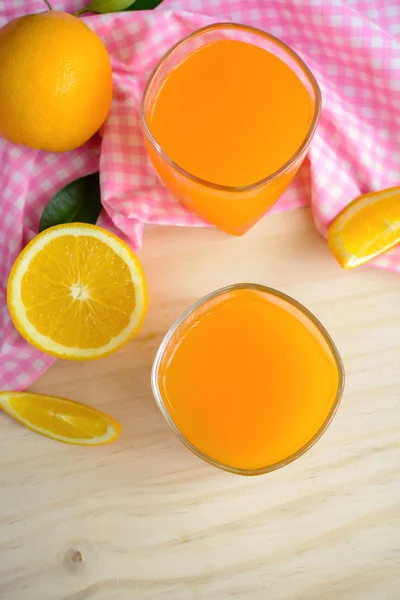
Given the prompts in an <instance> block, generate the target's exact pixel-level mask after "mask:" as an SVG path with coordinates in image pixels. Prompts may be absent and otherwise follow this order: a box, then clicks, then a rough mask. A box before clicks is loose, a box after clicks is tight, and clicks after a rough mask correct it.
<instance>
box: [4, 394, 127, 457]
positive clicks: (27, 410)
mask: <svg viewBox="0 0 400 600" xmlns="http://www.w3.org/2000/svg"><path fill="white" fill-rule="evenodd" d="M0 406H1V408H2V409H3V410H4V411H5V412H7V413H8V414H9V415H10V416H11V417H13V418H14V419H16V420H17V421H19V422H20V423H22V424H23V425H25V426H26V427H28V428H29V429H32V430H33V431H36V432H37V433H40V434H42V435H45V436H47V437H49V438H52V439H53V440H58V441H60V442H64V443H66V444H76V445H84V446H98V445H100V444H108V443H110V442H112V441H114V440H116V439H117V438H118V437H119V435H120V433H121V426H120V425H119V423H117V421H115V419H113V418H112V417H110V416H109V415H106V414H104V413H102V412H100V411H99V410H97V409H95V408H91V407H90V406H85V405H84V404H79V403H78V402H73V401H72V400H65V399H64V398H57V397H56V396H42V395H39V394H29V393H27V392H1V393H0Z"/></svg>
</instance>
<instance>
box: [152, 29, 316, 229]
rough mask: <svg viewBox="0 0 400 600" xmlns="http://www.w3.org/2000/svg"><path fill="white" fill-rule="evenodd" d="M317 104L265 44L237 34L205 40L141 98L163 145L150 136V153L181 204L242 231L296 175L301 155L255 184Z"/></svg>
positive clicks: (286, 150) (288, 151)
mask: <svg viewBox="0 0 400 600" xmlns="http://www.w3.org/2000/svg"><path fill="white" fill-rule="evenodd" d="M214 27H215V26H214ZM264 35H267V34H264ZM292 60H293V59H292ZM299 60H300V59H299ZM288 62H289V61H288ZM315 104H316V102H315V98H314V97H313V94H312V93H311V91H310V88H307V87H306V85H305V83H304V81H302V80H301V79H300V77H299V76H298V75H297V74H296V73H295V72H294V70H293V69H292V68H291V66H289V64H287V62H285V61H284V60H283V59H282V58H279V57H278V56H276V54H274V52H273V51H272V49H271V51H269V50H267V49H265V48H264V47H261V46H259V45H256V44H255V43H254V44H253V43H248V42H247V41H241V40H236V39H219V40H216V41H211V42H209V43H207V40H205V43H204V45H201V46H200V47H199V48H197V49H195V50H194V51H192V52H189V54H187V55H186V56H184V57H183V58H182V60H181V61H180V62H178V64H177V65H175V66H174V67H173V68H171V70H169V71H168V72H167V73H166V74H165V77H164V78H163V79H162V80H161V81H160V82H159V84H158V87H157V90H153V99H152V100H151V101H150V100H149V101H148V103H147V104H146V109H145V112H146V114H145V118H146V121H147V125H148V128H149V132H150V135H151V136H152V139H153V140H155V142H156V144H157V145H158V147H159V148H160V149H161V150H162V154H160V153H159V152H158V151H157V149H156V148H155V147H153V145H152V144H151V143H150V142H149V140H147V146H148V149H149V153H150V157H151V159H152V161H153V163H154V165H155V167H156V169H157V170H158V172H159V174H160V175H161V177H162V179H163V180H164V181H165V183H166V184H167V186H168V187H170V188H171V190H172V191H173V192H175V193H176V195H177V196H178V198H180V200H181V201H182V202H183V203H184V204H185V205H186V206H187V207H189V208H190V209H192V210H193V211H194V212H197V213H198V214H200V215H201V216H203V217H205V218H206V219H208V220H209V221H211V222H212V223H215V224H217V225H219V226H220V227H221V228H222V229H225V230H227V231H230V232H231V233H236V234H241V233H244V231H246V230H247V229H248V228H249V227H250V226H251V225H252V224H253V223H254V222H255V221H256V220H258V219H259V218H260V217H261V216H262V214H264V213H265V211H266V210H267V209H268V208H269V207H270V206H271V205H272V204H273V203H274V202H275V201H276V199H277V197H279V195H280V194H281V193H282V192H283V190H284V189H285V187H286V186H287V185H288V183H289V181H290V180H291V179H292V177H293V176H294V174H295V172H296V170H297V168H298V166H299V164H300V162H301V160H302V158H303V156H301V157H300V160H298V161H297V162H296V161H295V164H293V165H291V167H290V168H288V170H287V171H285V172H284V173H281V174H280V175H279V177H277V178H276V179H275V180H272V181H271V182H269V184H268V185H261V186H258V184H260V182H262V181H263V180H264V179H266V178H268V177H269V176H272V175H273V174H274V173H276V172H277V171H279V170H280V169H281V168H282V167H284V166H285V165H287V164H288V163H289V162H290V161H291V159H292V158H293V157H294V156H295V155H296V153H297V152H298V150H299V149H300V148H301V146H302V144H303V143H304V142H305V140H306V138H307V135H308V134H309V132H310V128H311V124H312V122H313V118H314V115H315V108H316V106H315ZM165 156H166V157H168V159H170V161H172V163H174V164H175V165H176V166H177V167H179V169H181V170H183V172H184V173H186V174H189V178H186V179H185V177H182V171H181V172H180V173H179V172H177V171H176V169H174V167H173V166H171V162H168V161H167V160H165ZM190 176H193V177H192V178H190ZM218 186H220V187H218ZM257 186H258V187H257ZM221 187H222V189H221ZM253 188H254V189H253Z"/></svg>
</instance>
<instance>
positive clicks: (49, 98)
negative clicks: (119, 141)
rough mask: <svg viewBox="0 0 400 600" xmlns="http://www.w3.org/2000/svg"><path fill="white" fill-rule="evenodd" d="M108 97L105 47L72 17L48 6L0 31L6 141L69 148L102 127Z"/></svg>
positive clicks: (1, 124) (0, 115)
mask: <svg viewBox="0 0 400 600" xmlns="http://www.w3.org/2000/svg"><path fill="white" fill-rule="evenodd" d="M111 100H112V72H111V63H110V58H109V56H108V52H107V49H106V47H105V46H104V44H103V42H102V41H101V39H100V38H99V37H98V36H97V35H96V34H95V33H94V32H93V31H92V30H91V29H90V28H89V27H88V26H87V25H86V24H85V23H83V21H80V20H79V19H78V18H77V17H74V16H72V15H69V14H67V13H64V12H57V11H48V12H45V13H40V14H37V15H27V16H24V17H19V18H18V19H14V20H13V21H10V22H9V23H8V24H7V25H5V27H3V28H2V29H1V30H0V135H2V136H3V137H5V138H6V139H7V140H9V141H11V142H14V143H15V144H24V145H25V146H30V147H31V148H37V149H38V150H49V151H54V152H64V151H66V150H72V149H73V148H77V147H78V146H81V145H82V144H84V143H85V142H86V141H87V140H88V139H89V138H91V137H92V135H93V134H94V133H96V131H97V130H98V129H99V128H100V127H101V125H102V124H103V122H104V121H105V119H106V118H107V115H108V113H109V110H110V106H111Z"/></svg>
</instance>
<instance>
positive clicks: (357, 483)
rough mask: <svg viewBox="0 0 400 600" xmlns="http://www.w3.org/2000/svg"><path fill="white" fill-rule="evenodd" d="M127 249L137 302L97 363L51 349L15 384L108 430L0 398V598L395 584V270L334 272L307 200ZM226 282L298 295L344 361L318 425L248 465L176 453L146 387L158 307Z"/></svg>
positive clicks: (399, 585) (398, 516)
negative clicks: (296, 454) (143, 281)
mask: <svg viewBox="0 0 400 600" xmlns="http://www.w3.org/2000/svg"><path fill="white" fill-rule="evenodd" d="M140 257H141V260H142V262H143V266H144V269H145V271H146V273H147V276H148V283H149V292H150V306H149V314H148V318H147V321H146V324H145V326H144V329H143V330H142V332H141V333H140V334H139V337H138V338H137V339H136V340H135V341H134V342H132V343H131V344H130V345H129V346H128V347H126V348H125V349H123V350H122V351H120V352H119V353H117V354H115V355H113V356H111V357H109V358H106V359H103V360H101V361H98V362H96V361H95V362H92V363H86V364H85V363H76V364H74V363H67V362H61V361H59V362H57V363H56V364H55V365H54V366H53V367H52V368H51V369H50V370H49V371H48V372H47V373H46V374H45V375H44V376H43V377H42V378H41V379H40V380H39V381H38V382H36V383H35V385H33V386H32V390H34V391H36V392H42V393H47V394H55V395H61V396H66V397H68V398H71V399H75V400H79V401H82V402H86V403H88V404H90V405H93V406H96V407H98V408H100V409H102V410H104V411H107V412H109V413H111V414H112V415H113V416H115V417H116V418H117V419H118V420H119V421H120V422H121V423H122V426H123V433H122V435H121V438H120V439H119V440H118V441H117V442H116V443H114V444H111V445H110V446H104V447H99V448H80V447H73V446H67V445H64V444H60V443H57V442H53V441H51V440H48V439H46V438H44V437H41V436H39V435H36V434H34V433H32V432H30V431H28V430H26V429H24V428H23V427H21V426H19V425H18V424H15V423H14V422H12V421H11V420H9V419H8V417H7V416H6V415H1V426H0V447H1V453H0V527H1V529H0V598H1V599H6V600H61V599H63V600H66V599H68V600H84V599H85V600H86V599H91V600H121V599H129V600H136V599H139V600H149V599H153V598H156V599H161V600H200V599H207V600H214V599H215V600H216V599H218V600H219V599H222V600H224V599H225V598H239V599H244V600H253V599H260V600H301V599H304V600H399V598H400V503H399V502H400V476H399V467H400V449H399V437H400V434H399V431H400V278H399V276H398V275H397V276H396V275H394V274H390V273H385V272H380V271H377V270H374V269H367V268H360V269H358V270H354V271H352V272H344V271H342V270H341V269H340V267H339V266H338V265H337V264H336V262H335V261H334V259H333V258H332V257H331V256H330V254H329V251H328V249H327V247H326V244H325V242H324V240H323V239H322V238H320V237H319V235H318V234H317V233H316V231H315V229H314V226H313V224H312V221H311V217H310V214H309V212H308V210H298V211H294V212H291V213H285V214H281V215H273V216H268V217H266V218H265V219H264V220H263V221H262V222H261V223H260V224H259V225H258V226H256V227H255V228H254V229H253V230H252V231H251V232H250V233H249V234H247V235H246V236H245V237H243V238H233V237H229V236H226V235H224V234H222V233H220V232H218V231H217V230H214V229H198V230H194V229H179V228H161V227H158V228H149V229H148V230H147V231H146V234H145V239H144V249H143V251H142V252H141V254H140ZM238 281H253V282H259V283H263V284H266V285H268V286H272V287H276V288H278V289H280V290H282V291H284V292H286V293H288V294H290V295H292V296H294V297H295V298H297V299H298V300H299V301H300V302H302V303H304V304H305V305H307V306H308V307H309V308H310V309H311V310H312V311H313V312H315V314H316V315H317V316H318V317H319V318H320V319H321V321H322V322H323V323H324V324H325V326H326V327H327V328H328V330H329V331H330V333H331V335H332V336H333V338H334V340H335V341H336V343H337V345H338V348H339V350H340V351H341V353H342V356H343V360H344V363H345V368H346V371H347V384H346V391H345V395H344V398H343V401H342V405H341V407H340V409H339V412H338V414H337V416H336V418H335V420H334V422H333V424H332V425H331V427H330V428H329V429H328V431H327V433H326V434H325V435H324V436H323V438H322V439H321V440H320V441H319V442H318V443H317V444H316V445H315V446H314V447H313V448H312V449H311V450H310V451H309V452H308V453H307V454H306V455H305V456H303V457H302V458H301V459H299V460H297V461H296V462H295V463H293V464H291V465H289V466H287V467H285V468H283V469H280V470H279V471H276V472H274V473H271V474H268V475H265V476H262V477H255V478H243V477H239V476H235V475H231V474H229V473H225V472H222V471H219V470H218V469H216V468H214V467H211V466H209V465H208V464H206V463H203V462H202V461H201V460H200V459H199V458H197V457H196V456H194V455H192V454H191V453H190V451H189V450H187V449H186V448H185V447H184V446H183V445H182V444H181V442H180V441H179V440H178V439H177V438H176V437H175V435H174V434H173V432H172V431H171V430H170V429H169V428H168V426H167V425H166V423H165V422H164V420H163V417H162V416H161V414H160V413H159V411H158V409H157V407H156V405H155V402H154V400H153V397H152V394H151V389H150V369H151V364H152V361H153V358H154V355H155V353H156V350H157V347H158V345H159V343H160V341H161V339H162V337H163V335H164V334H165V332H166V331H167V329H168V327H169V326H170V325H171V324H172V322H173V321H174V320H175V318H176V317H177V316H178V315H179V314H180V313H181V312H182V311H183V309H184V308H186V307H187V306H189V305H190V304H191V303H192V302H193V301H194V300H195V299H197V298H199V297H201V296H203V295H204V294H206V293H207V292H210V291H211V290H214V289H216V288H218V287H221V286H223V285H226V284H229V283H234V282H238Z"/></svg>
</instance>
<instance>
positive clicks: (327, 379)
mask: <svg viewBox="0 0 400 600" xmlns="http://www.w3.org/2000/svg"><path fill="white" fill-rule="evenodd" d="M338 386H339V372H338V366H337V363H336V361H335V358H334V356H333V354H332V350H331V349H330V347H329V346H328V344H327V342H326V341H325V339H324V337H323V335H322V334H321V332H320V331H319V330H318V329H317V327H316V326H315V325H314V324H313V323H312V322H311V321H310V320H309V319H308V318H307V317H306V316H305V315H303V313H301V312H300V311H299V310H298V309H297V308H295V307H293V306H291V305H290V304H288V303H287V302H285V301H284V300H280V299H279V298H275V297H274V296H269V295H266V294H263V293H261V292H257V291H254V290H237V291H234V292H230V293H227V294H225V295H222V296H219V297H218V298H216V299H214V300H212V301H210V302H209V303H207V304H205V305H203V307H201V309H198V311H197V312H196V313H195V314H194V315H193V316H192V317H191V318H190V320H187V321H186V322H184V323H183V324H182V325H181V327H180V328H179V330H178V332H177V334H176V335H175V336H174V338H173V339H172V340H171V342H170V344H169V346H168V347H167V351H166V353H165V355H164V359H163V361H162V363H161V365H160V371H159V387H160V392H161V395H162V397H163V400H164V402H165V405H166V408H167V410H168V412H169V414H170V416H171V417H172V419H173V421H174V422H175V424H176V426H177V427H178V429H179V430H180V431H181V432H182V434H183V435H184V436H185V437H186V438H187V439H188V440H189V441H190V442H191V443H192V444H193V445H194V446H195V447H197V448H198V449H199V450H201V451H202V452H203V453H204V454H206V455H208V456H209V457H211V458H213V459H214V460H217V461H219V462H222V463H224V464H226V465H229V466H231V467H236V468H239V469H256V468H261V467H266V466H270V465H272V464H274V463H277V462H279V461H281V460H284V459H286V458H288V457H289V456H291V455H292V454H294V453H295V452H297V451H298V450H299V449H301V448H302V447H303V446H304V445H305V444H307V443H308V442H309V441H310V440H311V439H312V437H313V436H314V435H315V434H316V433H317V432H318V430H319V429H320V428H321V427H322V425H323V424H324V422H325V421H326V419H327V417H328V416H329V414H330V411H331V409H332V407H333V404H334V402H335V398H336V394H337V391H338Z"/></svg>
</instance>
